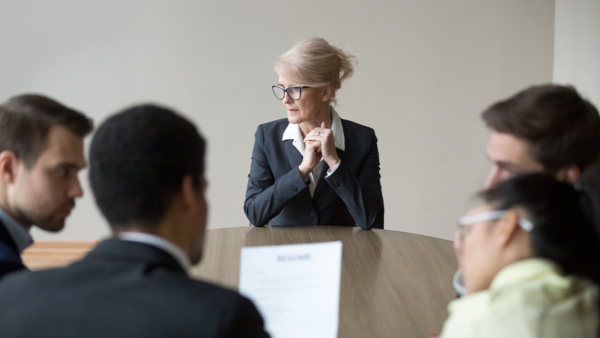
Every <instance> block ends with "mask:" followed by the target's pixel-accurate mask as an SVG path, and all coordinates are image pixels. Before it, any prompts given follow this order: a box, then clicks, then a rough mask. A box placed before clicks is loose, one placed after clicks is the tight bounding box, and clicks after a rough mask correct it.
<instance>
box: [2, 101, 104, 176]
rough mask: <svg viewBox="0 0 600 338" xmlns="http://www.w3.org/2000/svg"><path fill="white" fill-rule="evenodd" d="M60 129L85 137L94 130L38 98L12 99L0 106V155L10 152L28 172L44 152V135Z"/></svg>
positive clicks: (86, 121) (83, 120) (65, 110)
mask: <svg viewBox="0 0 600 338" xmlns="http://www.w3.org/2000/svg"><path fill="white" fill-rule="evenodd" d="M53 125H61V126H64V127H66V128H67V129H69V130H70V131H71V132H73V133H74V134H76V135H78V136H80V137H85V136H86V135H87V134H89V133H90V132H91V131H92V129H93V128H94V124H93V122H92V120H91V119H89V118H88V117H86V116H85V115H83V114H82V113H80V112H78V111H75V110H73V109H71V108H67V107H65V106H63V105H62V104H60V103H58V102H56V101H54V100H52V99H50V98H48V97H45V96H42V95H36V94H25V95H19V96H15V97H13V98H11V99H9V100H8V101H7V102H6V103H5V104H3V105H1V106H0V152H3V151H5V150H9V151H12V152H13V153H15V155H16V156H17V157H18V158H19V159H21V160H23V161H24V163H25V165H26V166H27V167H28V168H31V167H32V166H33V165H34V164H35V162H37V159H38V157H39V156H40V154H41V153H42V151H43V150H44V149H45V148H46V141H47V138H48V132H49V131H50V128H51V127H52V126H53Z"/></svg>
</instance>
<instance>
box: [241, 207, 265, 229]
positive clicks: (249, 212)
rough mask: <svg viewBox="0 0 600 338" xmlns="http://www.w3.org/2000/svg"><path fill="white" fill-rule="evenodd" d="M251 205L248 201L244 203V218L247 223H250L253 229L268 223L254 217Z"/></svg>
mask: <svg viewBox="0 0 600 338" xmlns="http://www.w3.org/2000/svg"><path fill="white" fill-rule="evenodd" d="M251 204H252V203H251V202H249V201H246V203H244V213H245V214H246V218H248V221H250V225H253V226H255V227H262V226H265V225H266V224H267V223H268V220H263V219H261V218H260V217H259V216H258V215H256V213H255V212H254V210H253V208H252V205H251Z"/></svg>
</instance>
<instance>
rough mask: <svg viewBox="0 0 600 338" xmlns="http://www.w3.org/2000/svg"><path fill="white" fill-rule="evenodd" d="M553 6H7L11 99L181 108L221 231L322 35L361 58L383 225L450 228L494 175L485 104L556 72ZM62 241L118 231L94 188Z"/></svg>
mask: <svg viewBox="0 0 600 338" xmlns="http://www.w3.org/2000/svg"><path fill="white" fill-rule="evenodd" d="M554 8H555V5H554V1H547V0H526V1H525V0H488V1H480V0H455V1H437V0H404V1H381V0H371V1H361V0H352V1H341V0H340V1H323V0H321V1H317V0H305V1H300V2H297V1H296V2H293V1H291V2H290V1H280V0H279V1H275V0H264V1H242V0H232V1H173V0H170V1H167V0H164V1H163V0H145V1H142V0H131V1H121V0H119V1H116V0H104V1H66V0H63V1H43V0H37V1H23V0H20V1H12V0H2V3H1V6H0V41H2V42H1V46H2V47H1V53H0V60H1V62H0V78H1V81H0V100H2V101H4V100H6V99H7V98H8V97H10V96H12V95H15V94H19V93H22V92H40V93H45V94H47V95H50V96H52V97H54V98H56V99H58V100H60V101H62V102H64V103H66V104H68V105H70V106H72V107H74V108H77V109H80V110H82V111H84V112H86V113H87V114H89V115H91V116H92V117H93V118H94V119H95V120H96V121H97V122H101V121H102V120H103V119H104V118H106V117H107V116H108V115H109V114H110V113H113V112H116V111H117V110H119V109H121V108H123V107H124V106H127V105H130V104H132V103H138V102H145V101H153V102H159V103H163V104H167V105H170V106H172V107H174V108H176V109H177V110H179V111H180V112H182V113H184V114H186V115H187V116H189V117H190V118H192V119H193V120H194V121H195V122H196V123H197V124H198V125H199V126H200V128H201V130H202V131H203V133H204V135H205V136H206V137H207V138H208V140H209V156H208V165H209V169H208V178H209V180H210V190H209V199H210V202H211V217H210V226H211V227H212V228H220V227H234V226H245V225H247V224H248V221H247V220H246V218H245V216H244V213H243V209H242V206H243V201H244V194H245V189H246V183H247V174H248V170H249V167H250V155H251V151H252V144H253V142H254V131H255V130H256V126H257V125H258V124H259V123H263V122H267V121H270V120H274V119H277V118H281V117H283V116H285V111H284V109H283V108H282V106H281V102H280V101H277V100H276V99H275V98H273V95H272V94H271V89H270V86H271V85H272V84H274V83H275V82H276V80H277V77H276V75H275V73H274V71H273V70H272V65H273V62H274V60H275V58H276V56H277V55H278V54H279V53H281V52H283V51H285V50H286V49H288V48H289V47H291V46H292V44H293V43H294V42H296V41H298V40H300V39H301V38H304V37H308V36H321V37H324V38H326V39H328V40H330V41H332V42H337V43H343V44H345V45H346V46H348V47H350V48H352V49H353V50H354V52H355V53H356V54H358V56H359V59H360V64H359V65H358V67H357V69H356V75H355V76H354V78H352V79H350V80H349V81H348V82H347V83H345V84H344V85H343V88H342V89H341V91H340V92H339V102H340V105H339V107H338V108H337V110H338V112H339V113H340V115H341V116H342V117H343V118H346V119H350V120H354V121H356V122H359V123H362V124H366V125H368V126H371V127H373V128H374V129H375V130H376V133H377V136H378V137H379V150H380V156H381V167H382V170H381V174H382V176H383V177H382V185H383V194H384V199H385V206H386V218H385V227H386V228H387V229H394V230H401V231H408V232H415V233H420V234H425V235H430V236H435V237H441V238H448V239H449V238H451V237H452V234H453V231H454V226H455V219H456V218H457V217H458V216H460V215H461V214H462V213H463V212H464V211H465V210H464V209H465V201H466V200H467V198H468V197H469V196H470V195H472V193H474V192H475V190H477V189H479V188H480V187H481V186H482V184H483V181H484V178H485V174H486V172H487V170H488V168H489V167H488V164H487V163H486V161H485V159H484V146H485V142H486V139H487V135H488V134H487V131H486V130H485V128H484V127H483V125H482V123H481V121H480V119H479V114H480V112H481V111H482V110H483V109H484V108H485V107H487V106H488V105H489V104H491V103H492V102H493V101H495V100H497V99H500V98H504V97H506V96H508V95H510V94H513V93H514V92H516V91H518V90H520V89H522V88H523V87H525V86H529V85H531V84H535V83H543V82H549V81H551V80H552V62H553V42H554V40H553V39H554V35H553V34H554V33H553V27H554ZM86 175H87V173H83V174H82V180H83V181H84V182H85V189H86V196H85V197H84V198H83V199H82V200H80V201H79V203H78V205H77V208H76V210H75V211H74V214H73V215H72V216H71V218H70V219H69V221H68V222H67V229H66V230H65V231H63V232H62V233H60V234H59V235H49V234H46V233H42V232H38V231H35V232H34V237H36V238H37V239H96V238H99V237H100V236H103V235H106V234H107V233H108V230H107V227H106V225H105V224H104V222H103V220H102V219H101V217H100V215H99V213H98V212H97V209H96V207H95V205H94V203H93V199H92V198H91V191H90V189H89V186H88V185H87V176H86Z"/></svg>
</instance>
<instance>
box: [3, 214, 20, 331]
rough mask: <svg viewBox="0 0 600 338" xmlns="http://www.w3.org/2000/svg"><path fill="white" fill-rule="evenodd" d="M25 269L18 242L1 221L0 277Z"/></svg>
mask: <svg viewBox="0 0 600 338" xmlns="http://www.w3.org/2000/svg"><path fill="white" fill-rule="evenodd" d="M24 269H26V267H25V265H23V261H22V260H21V255H20V254H19V249H17V244H16V243H15V241H14V240H13V238H12V236H11V235H10V233H9V232H8V230H7V229H6V227H5V226H4V223H3V222H2V221H0V279H2V278H3V277H4V276H5V275H7V274H9V273H12V272H15V271H19V270H24ZM0 304H1V303H0ZM0 306H1V305H0ZM0 337H1V336H0Z"/></svg>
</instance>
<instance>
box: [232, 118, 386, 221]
mask: <svg viewBox="0 0 600 338" xmlns="http://www.w3.org/2000/svg"><path fill="white" fill-rule="evenodd" d="M288 124H289V122H288V120H287V119H281V120H277V121H273V122H270V123H265V124H261V125H260V126H258V129H257V131H256V134H255V142H254V150H253V151H252V165H251V167H250V174H249V175H248V188H247V190H246V201H245V203H244V212H245V213H246V216H247V217H248V220H250V223H252V224H254V225H256V226H263V225H266V224H269V225H317V224H319V225H346V226H359V227H361V228H363V229H371V228H380V229H383V212H384V210H383V196H382V194H381V184H380V182H379V179H380V177H381V176H380V174H379V152H378V150H377V137H375V131H373V129H371V128H369V127H365V126H363V125H360V124H358V123H354V122H352V121H348V120H343V119H342V128H343V130H344V137H345V143H346V149H345V151H342V150H340V149H337V153H338V156H339V158H340V160H341V163H340V165H339V167H338V168H337V170H336V171H335V172H334V173H333V174H331V175H330V176H329V177H327V178H326V177H325V176H326V175H327V170H328V169H329V166H328V165H327V163H325V162H323V168H322V171H321V173H320V176H319V180H318V182H317V186H316V188H315V193H314V198H311V196H310V191H309V189H308V185H307V183H305V182H304V180H303V179H302V176H301V175H300V170H299V169H298V166H300V163H302V159H303V158H302V155H301V154H300V152H299V151H298V149H296V148H295V147H294V145H293V141H292V140H285V141H282V138H283V133H284V131H285V129H286V128H287V126H288Z"/></svg>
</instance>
